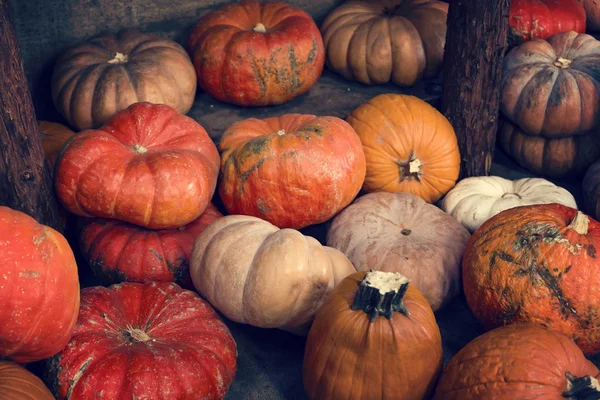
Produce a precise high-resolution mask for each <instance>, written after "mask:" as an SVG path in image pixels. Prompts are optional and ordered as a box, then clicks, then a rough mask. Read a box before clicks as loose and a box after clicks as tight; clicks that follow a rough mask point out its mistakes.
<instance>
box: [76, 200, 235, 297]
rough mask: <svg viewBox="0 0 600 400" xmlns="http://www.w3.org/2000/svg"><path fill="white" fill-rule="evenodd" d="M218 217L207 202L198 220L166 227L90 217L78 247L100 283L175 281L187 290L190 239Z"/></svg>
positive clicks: (193, 238)
mask: <svg viewBox="0 0 600 400" xmlns="http://www.w3.org/2000/svg"><path fill="white" fill-rule="evenodd" d="M222 216H223V215H222V214H221V213H220V212H219V211H218V210H217V209H216V208H215V206H213V205H212V204H209V205H208V207H207V208H206V210H205V211H204V212H203V213H202V215H201V216H200V217H199V218H198V219H196V220H194V221H192V222H190V223H189V224H187V225H185V226H182V227H180V228H175V229H166V230H151V229H146V228H143V227H140V226H136V225H132V224H128V223H126V222H120V221H117V220H103V219H92V220H89V221H85V222H84V227H83V229H82V231H81V235H80V236H79V238H80V246H81V250H82V253H83V255H84V257H85V258H86V260H87V262H88V263H89V265H90V267H91V268H92V270H93V271H94V274H95V275H96V276H98V277H99V278H100V279H101V280H102V282H103V283H104V284H113V283H119V282H124V281H128V282H147V281H155V282H175V283H177V284H179V285H182V286H183V287H185V288H190V289H191V288H193V285H192V280H191V278H190V264H189V262H190V256H191V254H192V248H193V246H194V242H195V241H196V238H197V237H198V235H200V233H202V232H203V231H204V229H206V227H207V226H208V225H210V224H211V223H213V222H214V221H216V220H217V219H219V218H220V217H222Z"/></svg>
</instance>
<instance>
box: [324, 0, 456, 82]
mask: <svg viewBox="0 0 600 400" xmlns="http://www.w3.org/2000/svg"><path fill="white" fill-rule="evenodd" d="M447 18H448V4H447V3H444V2H441V1H436V0H373V1H358V0H351V1H348V2H346V3H344V4H343V5H341V6H340V7H338V8H336V9H335V10H333V12H332V13H331V14H329V16H327V18H326V19H325V21H324V22H323V25H322V26H321V33H322V35H323V43H324V44H325V49H326V52H327V58H326V63H327V67H328V68H329V69H331V70H332V71H334V72H337V73H338V74H340V75H342V76H343V77H344V78H346V79H350V80H355V81H358V82H361V83H364V84H381V83H386V82H390V81H392V82H393V83H395V84H397V85H400V86H411V85H413V84H414V83H415V82H416V81H417V80H419V79H421V78H422V77H424V78H431V77H434V76H436V75H437V74H438V73H439V72H440V70H441V68H442V61H443V58H444V46H445V43H446V19H447Z"/></svg>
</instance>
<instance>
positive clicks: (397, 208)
mask: <svg viewBox="0 0 600 400" xmlns="http://www.w3.org/2000/svg"><path fill="white" fill-rule="evenodd" d="M469 237H470V234H469V232H468V231H467V230H466V229H465V228H464V227H463V226H462V225H461V224H460V223H458V222H457V221H456V220H455V219H454V218H452V217H451V216H450V215H448V214H446V213H445V212H443V211H442V210H440V209H439V208H437V207H436V206H434V205H431V204H428V203H426V202H425V201H424V200H423V199H421V198H420V197H417V196H415V195H413V194H411V193H388V192H375V193H369V194H367V195H365V196H362V197H360V198H358V199H357V200H355V201H354V203H352V204H351V205H350V206H348V207H347V208H346V209H344V211H342V212H341V213H340V214H338V216H336V217H335V219H334V220H333V222H332V224H331V226H330V228H329V231H328V232H327V245H328V246H331V247H334V248H336V249H338V250H340V251H341V252H342V253H344V254H345V255H346V256H347V257H348V258H349V259H350V261H351V262H352V263H353V264H354V266H355V267H356V269H357V270H358V271H368V270H369V269H373V270H377V271H386V272H399V273H401V274H402V275H404V276H406V277H407V278H409V279H410V281H411V284H412V285H414V286H415V287H416V288H417V289H419V291H420V292H421V293H422V294H423V296H425V298H426V299H427V301H428V302H429V304H430V305H431V308H432V309H433V310H434V311H436V310H438V309H440V308H441V307H443V306H444V305H445V304H446V303H447V302H448V301H449V300H450V299H452V298H453V297H454V296H455V295H456V294H458V292H459V291H460V277H461V269H460V262H461V259H462V254H463V251H464V249H465V247H466V245H467V242H468V241H469Z"/></svg>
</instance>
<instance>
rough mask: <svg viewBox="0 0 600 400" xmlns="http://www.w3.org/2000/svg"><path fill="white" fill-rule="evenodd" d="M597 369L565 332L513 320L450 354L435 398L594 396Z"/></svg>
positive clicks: (598, 393)
mask: <svg viewBox="0 0 600 400" xmlns="http://www.w3.org/2000/svg"><path fill="white" fill-rule="evenodd" d="M598 373H599V371H598V368H596V367H595V366H594V364H592V363H591V362H590V361H588V360H587V359H586V358H585V357H584V355H583V353H582V352H581V350H580V349H579V348H578V347H577V346H576V345H575V343H573V341H572V340H570V339H569V338H567V337H566V336H564V335H562V334H560V333H556V332H553V331H550V330H548V329H544V328H541V327H537V326H535V325H531V324H515V325H509V326H505V327H501V328H497V329H494V330H493V331H490V332H488V333H486V334H484V335H482V336H479V337H478V338H476V339H474V340H473V341H471V342H470V343H469V344H467V346H466V347H464V348H463V349H461V350H460V351H459V352H458V353H457V354H456V355H455V356H454V357H452V359H451V360H450V362H449V363H448V365H447V366H446V368H445V369H444V372H443V373H442V376H441V377H440V381H439V383H438V385H437V389H436V393H435V400H476V399H490V400H492V399H493V400H504V399H506V400H508V399H511V400H512V399H548V400H550V399H556V400H559V399H571V400H584V399H598V398H600V384H598V380H597V378H596V377H597V375H598Z"/></svg>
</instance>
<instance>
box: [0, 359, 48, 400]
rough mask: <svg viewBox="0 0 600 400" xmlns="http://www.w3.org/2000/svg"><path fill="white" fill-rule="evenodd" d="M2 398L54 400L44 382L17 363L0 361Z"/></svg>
mask: <svg viewBox="0 0 600 400" xmlns="http://www.w3.org/2000/svg"><path fill="white" fill-rule="evenodd" d="M0 398H1V399H2V400H54V396H52V393H50V390H48V388H47V387H46V386H45V385H44V383H43V382H42V381H41V380H40V378H38V377H37V376H35V375H34V374H32V373H31V372H29V371H27V370H26V369H25V368H23V367H21V366H20V365H18V364H15V363H12V362H8V361H0Z"/></svg>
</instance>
